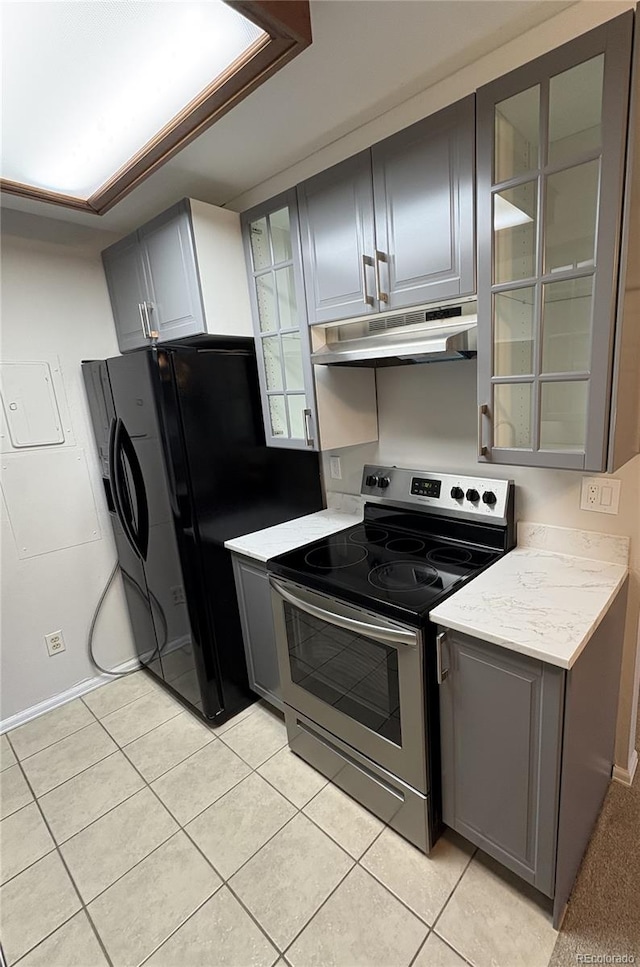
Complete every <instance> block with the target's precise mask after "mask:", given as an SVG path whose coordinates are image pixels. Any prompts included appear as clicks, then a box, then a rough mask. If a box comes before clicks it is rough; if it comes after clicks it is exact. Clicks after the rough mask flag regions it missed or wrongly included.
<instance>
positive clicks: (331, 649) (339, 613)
mask: <svg viewBox="0 0 640 967" xmlns="http://www.w3.org/2000/svg"><path fill="white" fill-rule="evenodd" d="M269 581H270V583H271V589H272V601H273V615H274V623H275V629H276V643H277V649H278V665H279V668H280V680H281V685H282V697H283V699H284V701H285V702H286V704H287V705H289V706H290V707H291V708H293V709H295V710H296V711H297V712H300V713H301V714H302V715H306V716H307V717H308V718H309V719H311V721H313V722H316V723H317V724H318V725H320V726H322V727H323V728H325V729H327V731H328V732H330V733H332V734H333V735H335V736H337V737H338V738H339V739H342V741H343V742H346V743H347V744H348V745H350V746H351V747H352V748H354V749H356V750H358V751H359V752H360V753H361V754H362V755H364V756H366V757H367V758H369V759H371V760H372V761H373V762H374V763H377V764H378V765H380V766H383V767H384V768H385V769H387V770H388V771H389V772H391V773H392V774H393V775H395V776H397V777H398V778H399V779H402V780H404V782H406V783H408V784H409V785H411V786H413V787H414V789H417V790H419V791H420V792H422V793H425V794H426V793H427V792H428V791H429V790H428V789H427V774H428V773H427V764H426V755H427V753H426V732H425V720H424V677H423V639H422V634H421V632H420V631H417V630H416V629H415V628H408V627H406V626H405V625H401V624H398V623H397V622H395V621H391V620H389V619H388V618H383V617H380V616H379V615H376V614H374V613H372V612H370V611H365V610H363V609H361V608H358V607H355V606H353V605H349V604H345V603H344V602H342V601H336V600H335V598H331V597H329V596H328V595H325V594H321V593H319V592H317V591H310V590H309V589H307V588H304V587H301V586H300V585H298V584H293V583H291V582H290V581H284V580H282V579H281V578H277V579H276V578H274V577H273V575H269Z"/></svg>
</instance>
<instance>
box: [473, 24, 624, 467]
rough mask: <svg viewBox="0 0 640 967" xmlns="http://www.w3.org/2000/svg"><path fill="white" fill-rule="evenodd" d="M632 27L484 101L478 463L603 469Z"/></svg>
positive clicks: (535, 68) (565, 55)
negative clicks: (489, 462) (485, 461)
mask: <svg viewBox="0 0 640 967" xmlns="http://www.w3.org/2000/svg"><path fill="white" fill-rule="evenodd" d="M632 27H633V19H632V15H631V14H629V15H626V14H625V15H623V16H621V17H618V18H617V19H616V20H613V21H611V22H610V23H608V24H605V25H603V26H602V27H599V28H597V29H596V30H593V31H591V32H590V33H588V34H585V35H584V36H582V37H579V38H577V40H574V41H572V42H571V43H569V44H566V45H565V46H564V47H560V48H559V49H557V50H554V51H552V52H551V53H549V54H547V55H545V56H543V57H541V58H539V59H538V60H536V61H533V62H532V63H530V64H527V65H526V66H524V67H522V68H519V69H518V70H516V71H513V72H512V73H511V74H508V75H507V76H505V77H502V78H500V79H499V80H497V81H494V82H492V83H491V84H489V85H487V86H486V87H484V88H482V89H481V90H480V91H478V94H477V123H478V132H477V134H478V141H477V143H478V270H479V271H478V320H479V327H480V331H479V339H478V380H479V413H478V436H479V439H478V457H479V459H480V460H487V461H492V462H496V463H507V464H524V465H530V466H547V467H566V468H576V469H587V470H602V469H604V468H605V466H606V452H607V442H608V441H607V431H608V426H609V399H610V390H611V366H612V349H613V335H614V324H615V303H616V291H617V289H616V287H617V275H618V268H619V266H618V255H619V250H620V222H621V211H622V196H623V187H624V185H623V175H624V161H625V146H626V132H627V113H628V98H629V73H630V61H631V36H632Z"/></svg>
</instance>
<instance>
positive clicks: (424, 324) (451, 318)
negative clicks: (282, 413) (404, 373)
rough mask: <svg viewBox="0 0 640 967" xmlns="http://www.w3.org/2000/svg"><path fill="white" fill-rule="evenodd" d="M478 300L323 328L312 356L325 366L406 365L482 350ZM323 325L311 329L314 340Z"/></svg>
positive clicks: (466, 357)
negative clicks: (478, 333)
mask: <svg viewBox="0 0 640 967" xmlns="http://www.w3.org/2000/svg"><path fill="white" fill-rule="evenodd" d="M476 313H477V309H476V302H475V301H473V302H467V303H464V304H457V305H447V306H440V307H438V308H433V307H429V308H426V309H412V310H411V311H410V312H400V313H398V312H396V313H391V314H387V315H378V316H373V317H371V316H370V317H367V318H366V319H362V320H359V321H357V322H348V323H342V324H340V325H338V326H326V327H323V328H322V333H323V335H324V337H325V340H326V341H325V343H324V345H322V346H319V347H318V348H315V347H314V349H315V351H314V352H313V353H312V355H311V360H312V362H313V363H315V364H316V365H321V366H373V367H375V366H402V365H404V364H407V363H436V362H444V361H446V360H452V359H469V358H470V357H472V356H475V355H476V354H477V322H478V317H477V314H476ZM317 333H318V327H316V326H314V327H312V335H313V337H314V342H315V341H316V340H317Z"/></svg>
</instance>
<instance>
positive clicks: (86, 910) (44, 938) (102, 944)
mask: <svg viewBox="0 0 640 967" xmlns="http://www.w3.org/2000/svg"><path fill="white" fill-rule="evenodd" d="M11 748H12V749H13V744H12V743H11ZM14 751H15V750H14ZM22 774H23V777H24V780H25V782H26V783H27V785H28V787H29V789H30V791H31V795H32V796H33V800H34V802H35V804H36V806H37V808H38V811H39V813H40V816H41V818H42V821H43V823H44V825H45V827H46V829H47V831H48V833H49V835H50V836H51V839H52V840H53V842H54V843H56V840H55V836H54V835H53V832H52V830H51V828H50V826H49V823H48V822H47V817H46V816H45V814H44V812H43V810H42V806H41V805H40V803H39V802H38V797H37V796H36V795H35V792H34V789H33V787H32V785H31V783H30V782H29V777H28V776H27V774H26V773H25V771H24V769H22ZM51 852H53V851H51ZM55 852H56V853H57V854H58V859H59V860H60V862H61V863H62V866H63V867H64V870H65V872H66V874H67V876H68V877H69V881H70V883H71V886H72V887H73V889H74V890H75V892H76V895H77V897H78V900H79V901H80V910H74V912H73V913H72V915H71V916H70V917H67V919H66V920H64V921H63V922H62V923H59V924H58V925H57V926H56V927H55V928H54V929H53V930H51V931H50V932H49V933H48V934H47V935H46V936H45V937H42V938H41V939H40V940H39V941H38V943H37V944H34V945H33V946H32V947H30V948H29V949H28V950H26V951H25V952H24V953H23V954H22V955H21V957H20V958H19V959H20V960H21V959H22V957H25V956H26V955H27V954H28V953H31V951H32V950H35V949H36V948H37V947H38V946H39V945H40V944H41V943H43V942H44V941H45V940H48V939H49V937H51V936H52V935H53V934H54V933H55V932H56V930H59V929H60V927H62V926H64V925H65V923H68V922H69V920H71V919H72V918H73V917H75V916H76V914H77V913H79V912H80V911H81V910H83V911H84V913H85V915H86V917H87V920H88V921H89V924H90V926H91V929H92V930H93V932H94V934H95V936H96V940H97V941H98V945H99V946H100V948H101V950H102V952H103V954H104V956H105V958H106V961H107V964H109V965H110V967H113V961H112V960H111V958H110V957H109V954H108V952H107V949H106V947H105V945H104V943H103V941H102V937H101V936H100V934H99V933H98V930H97V929H96V925H95V924H94V922H93V918H92V917H91V915H90V913H89V910H88V909H87V905H86V904H85V902H84V900H83V898H82V894H81V893H80V890H79V889H78V886H77V884H76V881H75V879H74V878H73V876H72V875H71V870H70V869H69V867H68V865H67V863H66V860H65V858H64V856H63V855H62V852H61V850H60V847H59V846H58V845H57V843H56V845H55ZM46 855H47V856H49V853H47V854H46ZM41 859H42V857H41Z"/></svg>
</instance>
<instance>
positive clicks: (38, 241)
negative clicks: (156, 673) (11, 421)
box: [0, 212, 134, 721]
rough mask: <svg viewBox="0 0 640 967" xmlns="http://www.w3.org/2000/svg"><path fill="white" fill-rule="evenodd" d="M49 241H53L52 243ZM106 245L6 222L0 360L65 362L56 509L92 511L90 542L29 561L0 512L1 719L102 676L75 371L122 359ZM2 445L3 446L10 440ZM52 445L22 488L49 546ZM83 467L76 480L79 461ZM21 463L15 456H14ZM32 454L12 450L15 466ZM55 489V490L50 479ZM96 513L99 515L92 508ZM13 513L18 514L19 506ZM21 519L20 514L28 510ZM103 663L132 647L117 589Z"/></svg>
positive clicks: (104, 518) (95, 479) (103, 540)
mask: <svg viewBox="0 0 640 967" xmlns="http://www.w3.org/2000/svg"><path fill="white" fill-rule="evenodd" d="M54 239H55V240H56V241H53V240H54ZM112 240H113V236H110V235H107V234H106V233H101V232H96V231H91V230H88V229H83V228H80V227H78V226H70V225H66V226H65V224H64V223H61V222H59V221H56V222H53V220H50V219H41V218H35V217H34V216H21V215H20V214H19V213H16V212H7V213H6V216H3V242H2V303H1V305H2V336H1V339H2V359H3V361H12V362H16V361H29V360H47V361H49V362H50V363H51V364H52V365H55V363H56V360H57V359H58V360H59V361H60V366H61V374H62V382H63V387H64V395H65V396H66V401H67V404H68V411H69V416H70V430H71V433H70V434H68V436H67V441H66V442H65V443H64V444H62V446H63V447H65V448H70V449H71V450H73V451H74V453H75V454H76V455H77V456H79V457H80V458H81V460H79V461H78V463H77V466H78V475H77V479H75V480H72V481H71V484H72V486H73V488H74V491H75V497H74V501H73V502H69V503H67V504H66V506H64V507H63V509H62V514H63V516H64V514H68V515H69V521H70V522H71V520H73V519H75V518H76V517H77V514H78V512H79V507H78V504H80V505H82V507H83V509H84V512H86V513H88V514H90V515H91V514H94V513H96V512H97V519H98V528H97V539H91V540H89V541H88V542H87V543H83V544H80V545H78V546H73V547H68V548H64V549H60V550H54V551H50V552H49V553H44V554H38V555H36V556H33V557H26V558H25V557H20V556H19V548H18V546H17V545H16V541H15V539H14V533H13V530H12V526H11V522H10V520H9V516H8V510H7V508H8V506H10V503H11V502H10V501H9V500H8V499H7V501H6V502H5V500H4V497H3V499H2V500H1V501H0V504H1V513H0V517H1V540H2V545H1V551H2V574H1V596H2V624H1V629H2V636H1V651H0V679H1V683H0V721H5V720H7V719H8V718H10V717H11V716H13V715H15V714H17V713H19V712H23V711H24V710H27V709H29V708H31V707H32V706H35V705H37V704H39V703H41V702H45V701H47V700H48V699H51V698H52V697H53V696H55V695H58V694H59V693H61V692H65V691H66V690H67V689H70V688H72V687H73V686H75V685H78V684H79V683H81V682H83V681H86V680H88V679H91V678H93V677H94V676H95V675H96V674H97V672H96V671H95V670H94V669H93V667H92V665H91V664H90V662H89V659H88V656H87V644H86V639H87V633H88V630H89V624H90V621H91V617H92V614H93V610H94V607H95V605H96V603H97V600H98V598H99V596H100V593H101V591H102V588H103V587H104V585H105V583H106V580H107V578H108V576H109V573H110V571H111V568H112V566H113V563H114V562H115V559H116V552H115V545H114V542H113V538H112V532H111V524H110V520H109V517H108V515H107V512H106V504H105V499H104V493H103V490H102V483H101V477H100V471H99V466H98V460H97V456H96V450H95V443H94V439H93V433H92V429H91V426H90V422H89V413H88V410H87V405H86V400H85V394H84V385H83V382H82V377H81V372H80V361H81V360H82V359H87V358H89V359H90V358H103V357H106V356H110V355H113V354H114V353H117V351H118V347H117V342H116V337H115V330H114V326H113V317H112V315H111V308H110V305H109V299H108V296H107V289H106V284H105V280H104V274H103V271H102V265H101V262H100V259H99V255H98V252H99V250H100V249H101V248H104V247H105V246H106V245H108V244H109V243H110V242H111V241H112ZM5 446H6V439H5ZM57 451H58V448H57V447H48V448H41V450H40V452H41V453H42V454H43V460H44V464H45V468H44V472H42V474H41V478H40V475H39V479H37V480H32V479H31V480H30V481H29V489H30V490H32V493H33V494H34V495H35V497H34V505H33V506H34V510H33V513H35V514H36V520H35V521H33V524H34V525H35V527H36V529H40V528H41V529H42V535H43V539H45V540H46V539H47V538H49V537H52V535H51V521H50V520H48V519H47V515H44V514H42V515H38V511H37V509H36V508H37V506H38V505H39V503H40V500H39V496H41V495H42V490H41V488H43V487H47V480H46V476H47V467H49V468H50V471H51V473H52V474H55V472H56V468H57V466H58V461H57ZM82 451H84V455H85V456H86V463H87V465H88V469H89V476H88V479H87V474H86V471H83V454H82ZM16 454H17V456H16ZM32 454H33V451H18V450H14V451H13V453H11V458H12V459H13V461H14V467H15V461H16V460H17V461H19V462H24V463H23V465H24V467H28V466H29V464H28V463H27V461H28V460H29V457H30V456H31V455H32ZM52 485H53V486H55V480H54V481H52ZM94 505H95V510H94V509H93V507H94ZM13 506H16V503H15V498H14V502H13ZM25 509H26V508H25ZM58 629H62V631H63V633H64V637H65V641H66V651H65V652H64V653H63V654H59V655H56V656H55V657H53V658H50V657H49V656H48V655H47V651H46V648H45V642H44V635H45V634H47V633H48V632H51V631H56V630H58ZM95 642H96V652H97V655H98V658H99V660H101V661H102V663H103V664H106V665H107V666H108V667H113V666H114V665H117V664H119V663H121V662H124V661H126V660H128V659H129V658H131V657H132V655H133V654H134V651H133V641H132V638H131V632H130V626H129V619H128V615H127V611H126V605H125V602H124V596H123V594H122V590H121V587H120V584H119V580H118V582H117V583H116V585H115V586H114V587H112V589H111V592H110V594H109V596H108V598H107V599H106V601H105V605H104V609H103V612H102V615H101V618H100V622H99V625H98V626H97V629H96V638H95Z"/></svg>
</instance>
